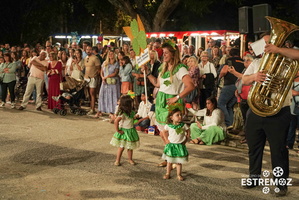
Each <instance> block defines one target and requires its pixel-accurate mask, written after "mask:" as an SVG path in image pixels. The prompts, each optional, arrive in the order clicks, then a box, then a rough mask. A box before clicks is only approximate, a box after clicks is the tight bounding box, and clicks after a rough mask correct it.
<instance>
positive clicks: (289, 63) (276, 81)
mask: <svg viewBox="0 0 299 200" xmlns="http://www.w3.org/2000/svg"><path fill="white" fill-rule="evenodd" d="M266 18H267V19H268V21H269V22H270V25H271V28H272V29H271V34H270V43H271V44H274V45H276V46H278V47H281V46H282V45H283V44H284V41H285V40H286V38H287V37H288V36H289V35H290V34H291V33H292V32H294V31H297V30H299V26H296V25H295V24H291V23H289V22H286V21H283V20H281V19H276V18H273V17H268V16H267V17H266ZM298 69H299V65H298V61H297V60H291V59H289V58H287V57H283V56H282V55H279V54H273V53H264V55H263V57H262V60H261V65H260V67H259V71H263V72H264V73H265V74H266V80H265V81H264V82H263V83H258V82H255V83H254V85H253V86H252V87H251V89H250V92H249V94H248V99H247V101H248V105H249V107H250V108H251V110H252V111H253V112H254V113H255V114H257V115H259V116H262V117H266V116H271V115H275V114H277V113H278V112H279V111H280V109H281V108H282V106H283V103H284V101H285V99H286V96H287V94H288V93H289V91H290V89H291V87H292V84H293V80H294V78H295V76H296V74H297V71H298Z"/></svg>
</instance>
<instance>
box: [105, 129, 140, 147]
mask: <svg viewBox="0 0 299 200" xmlns="http://www.w3.org/2000/svg"><path fill="white" fill-rule="evenodd" d="M120 130H122V131H123V132H124V133H123V134H122V135H121V134H119V133H118V132H116V133H114V135H113V137H112V139H111V141H110V144H111V145H112V146H116V147H121V148H125V149H136V148H138V147H139V145H140V143H139V136H138V133H137V131H136V129H135V128H130V129H125V128H120Z"/></svg>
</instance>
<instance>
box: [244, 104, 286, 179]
mask: <svg viewBox="0 0 299 200" xmlns="http://www.w3.org/2000/svg"><path fill="white" fill-rule="evenodd" d="M290 120H291V113H290V107H289V106H287V107H284V108H282V109H281V110H280V111H279V113H278V114H276V115H274V116H270V117H260V116H258V115H256V114H254V113H253V112H252V110H251V109H249V110H248V113H247V119H246V138H247V144H248V147H249V152H248V154H249V173H250V177H257V178H258V177H260V175H261V169H262V160H263V151H264V146H265V143H266V139H268V142H269V145H270V152H271V161H272V170H273V169H274V168H275V167H281V168H282V169H283V171H284V173H283V175H282V176H281V177H279V178H288V176H289V152H288V149H287V148H286V138H287V134H288V128H289V125H290ZM274 177H275V176H274ZM275 178H277V177H275Z"/></svg>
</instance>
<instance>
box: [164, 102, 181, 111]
mask: <svg viewBox="0 0 299 200" xmlns="http://www.w3.org/2000/svg"><path fill="white" fill-rule="evenodd" d="M174 109H179V110H180V111H183V109H184V106H183V104H181V103H172V104H170V105H168V106H167V110H168V112H171V111H173V110H174Z"/></svg>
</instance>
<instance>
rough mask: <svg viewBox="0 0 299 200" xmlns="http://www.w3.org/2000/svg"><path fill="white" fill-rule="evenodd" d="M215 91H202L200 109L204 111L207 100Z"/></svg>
mask: <svg viewBox="0 0 299 200" xmlns="http://www.w3.org/2000/svg"><path fill="white" fill-rule="evenodd" d="M212 91H213V89H200V95H199V105H200V109H204V108H205V107H206V101H207V98H209V97H210V96H211V95H212Z"/></svg>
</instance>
